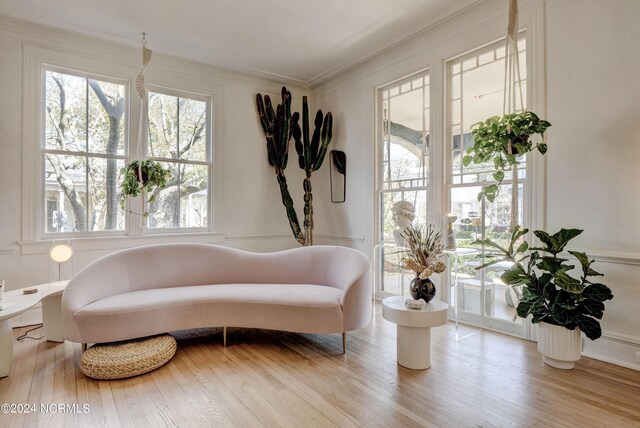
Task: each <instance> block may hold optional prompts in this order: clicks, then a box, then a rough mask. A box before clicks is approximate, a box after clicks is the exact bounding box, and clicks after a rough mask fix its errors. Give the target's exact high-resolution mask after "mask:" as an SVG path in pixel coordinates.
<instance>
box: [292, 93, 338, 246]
mask: <svg viewBox="0 0 640 428" xmlns="http://www.w3.org/2000/svg"><path fill="white" fill-rule="evenodd" d="M299 120H300V114H299V113H298V112H295V113H294V114H293V116H292V117H291V135H292V136H293V139H294V140H295V143H296V152H297V153H298V165H299V166H300V168H301V169H303V170H304V172H305V175H306V177H305V179H304V183H303V188H304V242H305V245H313V195H312V194H311V174H312V173H313V171H317V170H318V169H319V168H320V167H321V166H322V162H324V157H325V155H326V154H327V147H328V146H329V143H330V142H331V136H332V128H333V116H332V115H331V112H328V113H327V114H326V116H324V115H323V114H322V110H318V111H317V113H316V118H315V121H314V125H315V130H314V131H313V136H312V137H311V139H309V106H308V104H307V97H302V131H301V130H300V125H299V124H298V121H299Z"/></svg>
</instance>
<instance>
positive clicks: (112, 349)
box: [80, 334, 177, 379]
mask: <svg viewBox="0 0 640 428" xmlns="http://www.w3.org/2000/svg"><path fill="white" fill-rule="evenodd" d="M176 349H177V345H176V340H175V339H174V338H173V337H172V336H170V335H168V334H162V335H159V336H152V337H145V338H142V339H133V340H127V341H123V342H113V343H101V344H99V345H94V346H92V347H91V348H89V349H87V350H86V351H85V352H84V353H83V354H82V356H81V357H80V370H82V373H84V374H85V375H86V376H88V377H90V378H93V379H124V378H127V377H132V376H138V375H141V374H144V373H148V372H150V371H152V370H155V369H157V368H158V367H160V366H162V365H164V364H165V363H166V362H168V361H169V360H170V359H171V357H173V355H174V354H175V353H176Z"/></svg>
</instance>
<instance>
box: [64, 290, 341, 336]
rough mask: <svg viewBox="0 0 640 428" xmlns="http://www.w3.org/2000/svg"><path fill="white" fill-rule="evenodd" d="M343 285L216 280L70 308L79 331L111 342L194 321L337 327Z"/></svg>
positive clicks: (313, 329)
mask: <svg viewBox="0 0 640 428" xmlns="http://www.w3.org/2000/svg"><path fill="white" fill-rule="evenodd" d="M341 295H342V290H339V289H337V288H333V287H327V286H322V285H310V284H216V285H197V286H186V287H170V288H157V289H148V290H140V291H133V292H130V293H124V294H117V295H114V296H109V297H106V298H103V299H100V300H98V301H95V302H93V303H91V304H89V305H87V306H85V307H83V308H81V309H80V310H78V311H77V312H76V313H75V314H74V319H75V320H76V322H77V323H78V326H79V329H80V333H81V335H82V336H83V337H91V338H94V340H95V341H96V342H113V341H117V340H126V339H132V338H136V337H143V336H150V335H153V334H159V333H165V332H168V331H175V330H184V329H189V328H198V327H223V326H226V327H251V328H264V329H272V330H283V331H295V332H302V333H329V332H336V331H341V329H342V325H343V317H342V306H341V305H340V297H341Z"/></svg>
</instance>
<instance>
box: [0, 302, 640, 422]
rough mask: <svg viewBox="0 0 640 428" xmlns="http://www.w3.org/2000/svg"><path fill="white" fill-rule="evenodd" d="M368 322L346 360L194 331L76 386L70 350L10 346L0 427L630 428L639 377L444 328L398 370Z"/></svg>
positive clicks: (389, 345)
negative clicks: (165, 358)
mask: <svg viewBox="0 0 640 428" xmlns="http://www.w3.org/2000/svg"><path fill="white" fill-rule="evenodd" d="M376 312H377V315H376V317H375V319H374V320H373V322H372V323H371V324H370V325H369V326H368V327H366V328H364V329H362V330H360V331H358V332H355V333H350V334H349V339H348V351H347V354H346V355H342V354H341V351H342V339H341V336H340V335H339V334H334V335H307V334H304V335H303V334H293V333H282V332H270V331H261V330H239V329H229V336H228V348H226V349H225V348H223V346H222V331H221V329H199V330H192V331H185V332H179V333H176V334H175V337H176V338H177V339H178V352H177V353H176V355H175V357H174V358H173V359H172V360H171V361H170V362H169V363H168V364H167V365H165V366H164V367H162V368H160V369H158V370H156V371H154V372H152V373H149V374H146V375H143V376H138V377H135V378H132V379H126V380H118V381H111V382H107V381H95V380H91V379H89V378H86V377H85V376H84V375H83V374H82V372H80V370H79V368H78V361H79V358H80V353H81V349H80V345H79V344H72V343H69V342H66V343H64V344H55V343H50V342H45V341H25V342H17V343H15V348H14V351H15V352H14V365H13V370H12V372H11V375H10V376H9V377H7V378H3V379H0V403H16V404H18V403H20V404H35V405H36V407H37V409H36V412H35V413H28V414H27V413H22V414H3V413H0V427H3V428H4V427H11V428H14V427H47V428H50V427H67V428H68V427H87V426H91V427H119V426H122V427H153V428H156V427H254V426H268V427H272V426H283V427H333V426H337V427H358V426H362V427H402V426H420V427H534V426H535V427H634V426H637V427H640V372H637V371H633V370H629V369H625V368H621V367H618V366H614V365H611V364H606V363H603V362H600V361H596V360H592V359H589V358H583V359H582V360H581V361H580V362H579V363H578V364H577V366H576V368H575V369H574V370H572V371H562V370H556V369H552V368H550V367H547V366H545V365H543V364H542V360H541V358H540V356H539V355H538V353H537V351H536V349H535V344H534V343H532V342H527V341H523V340H519V339H515V338H512V337H508V336H504V335H500V334H496V333H491V332H486V331H485V332H483V333H482V334H476V335H473V336H471V337H468V338H466V339H463V340H461V341H456V340H455V329H454V326H453V325H452V324H449V325H446V326H443V327H438V328H436V329H433V330H432V345H433V348H432V351H433V354H432V364H433V366H432V368H431V369H429V370H425V371H412V370H407V369H404V368H402V367H399V366H398V365H397V364H396V361H395V356H396V351H395V334H396V330H395V325H394V324H391V323H388V322H387V321H385V320H383V319H382V318H381V316H380V314H379V313H380V308H379V307H377V308H376ZM23 331H24V329H16V330H14V334H15V335H16V336H17V335H18V334H20V333H22V332H23ZM35 333H37V331H36V332H35ZM41 403H45V404H58V403H62V404H73V403H78V404H79V406H78V410H79V411H80V412H77V413H74V412H70V413H63V412H51V413H46V412H42V411H41V409H40V404H41ZM85 403H86V404H88V406H89V412H88V413H82V405H83V404H85Z"/></svg>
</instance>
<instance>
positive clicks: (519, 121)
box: [462, 110, 551, 230]
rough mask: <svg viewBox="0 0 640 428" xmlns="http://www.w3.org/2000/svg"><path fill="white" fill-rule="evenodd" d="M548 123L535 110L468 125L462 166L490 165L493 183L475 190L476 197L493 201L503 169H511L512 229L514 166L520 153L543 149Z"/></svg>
mask: <svg viewBox="0 0 640 428" xmlns="http://www.w3.org/2000/svg"><path fill="white" fill-rule="evenodd" d="M550 126H551V124H550V123H549V122H547V121H546V120H542V119H540V118H539V117H538V116H537V115H536V114H535V113H533V112H530V111H526V110H525V111H522V112H519V113H511V114H505V115H502V116H492V117H490V118H488V119H487V120H485V121H484V122H479V123H476V124H475V125H473V126H472V127H471V135H472V136H473V146H471V147H469V148H468V149H467V154H466V155H465V156H464V157H463V158H462V163H463V165H464V166H465V167H468V166H469V165H471V163H475V164H483V163H492V164H493V167H494V171H493V178H494V180H495V181H496V182H497V183H495V184H488V185H486V186H483V187H482V190H481V191H480V193H478V200H479V201H480V200H482V198H483V197H484V198H487V200H488V201H489V202H493V201H494V200H495V199H496V197H497V196H498V194H499V193H500V185H501V184H502V181H503V180H504V177H505V171H508V170H511V171H512V174H513V180H512V181H513V184H512V193H513V194H514V196H513V198H514V200H515V201H512V202H513V205H514V213H513V215H512V224H511V227H510V229H511V230H513V229H514V228H515V226H516V224H517V219H518V212H517V203H516V202H517V200H518V165H519V162H520V158H521V156H522V155H524V154H526V153H529V152H531V151H532V150H535V149H537V150H538V151H539V152H540V153H541V154H543V155H544V154H545V153H546V152H547V144H546V143H545V142H544V132H545V131H546V130H547V128H549V127H550ZM534 135H540V137H541V141H540V142H538V143H534V142H532V141H531V137H532V136H534Z"/></svg>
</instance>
